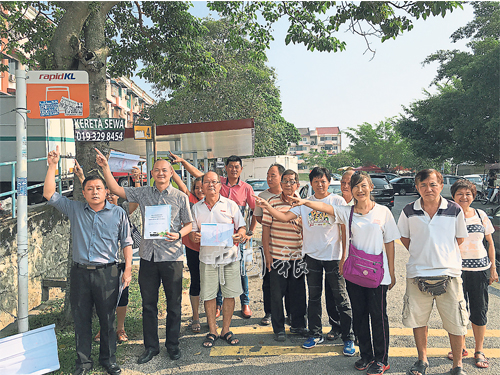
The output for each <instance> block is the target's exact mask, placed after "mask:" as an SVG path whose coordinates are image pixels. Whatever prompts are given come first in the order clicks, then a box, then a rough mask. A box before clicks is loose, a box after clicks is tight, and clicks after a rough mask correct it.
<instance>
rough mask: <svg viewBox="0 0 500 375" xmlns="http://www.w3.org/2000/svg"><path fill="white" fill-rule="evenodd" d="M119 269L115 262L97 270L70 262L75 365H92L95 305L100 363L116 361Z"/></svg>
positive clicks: (86, 366) (88, 366)
mask: <svg viewBox="0 0 500 375" xmlns="http://www.w3.org/2000/svg"><path fill="white" fill-rule="evenodd" d="M118 287H119V273H118V267H117V265H116V264H115V265H112V266H109V267H106V268H101V269H97V270H87V269H83V268H78V267H76V266H73V267H72V268H71V273H70V285H69V288H70V302H71V313H72V315H73V321H74V324H75V341H76V354H77V360H76V367H77V368H80V367H84V368H91V367H92V365H93V362H92V359H91V357H90V354H91V347H92V312H93V311H92V309H93V306H95V310H96V313H97V316H98V317H99V325H100V327H101V340H100V344H99V363H102V364H105V365H108V364H111V363H116V357H115V352H116V332H115V328H114V322H115V309H116V303H117V300H118Z"/></svg>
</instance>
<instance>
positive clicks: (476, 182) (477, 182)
mask: <svg viewBox="0 0 500 375" xmlns="http://www.w3.org/2000/svg"><path fill="white" fill-rule="evenodd" d="M466 178H467V180H469V181H471V182H474V183H475V184H480V183H481V177H466Z"/></svg>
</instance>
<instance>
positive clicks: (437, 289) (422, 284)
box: [414, 276, 452, 296]
mask: <svg viewBox="0 0 500 375" xmlns="http://www.w3.org/2000/svg"><path fill="white" fill-rule="evenodd" d="M451 279H452V278H451V276H433V277H415V281H414V282H415V283H416V284H417V286H418V289H419V290H420V291H421V292H424V293H429V294H431V295H433V296H440V295H441V294H444V293H446V289H447V288H448V284H449V283H450V281H451Z"/></svg>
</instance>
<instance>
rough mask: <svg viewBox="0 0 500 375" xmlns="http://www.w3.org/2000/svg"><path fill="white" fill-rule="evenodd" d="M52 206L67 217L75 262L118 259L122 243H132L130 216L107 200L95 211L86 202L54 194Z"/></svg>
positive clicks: (91, 262) (99, 261) (111, 261)
mask: <svg viewBox="0 0 500 375" xmlns="http://www.w3.org/2000/svg"><path fill="white" fill-rule="evenodd" d="M48 203H49V205H51V206H54V207H55V208H56V209H57V210H58V211H60V212H62V213H63V214H65V215H66V216H68V218H69V221H70V223H71V235H72V236H73V243H72V247H73V249H72V250H73V261H74V262H76V263H80V264H85V265H96V264H107V263H113V262H118V260H119V255H118V252H119V250H120V246H119V244H118V242H119V243H120V244H121V247H122V248H124V247H126V246H129V245H130V246H131V245H132V243H133V241H132V237H131V236H130V225H129V221H128V216H127V214H126V213H125V211H124V210H123V208H121V207H118V206H115V205H114V204H111V203H109V202H108V201H105V204H104V208H103V209H102V210H100V211H98V212H95V211H94V210H93V209H92V208H90V206H89V205H88V203H87V202H78V201H73V200H70V199H68V198H66V197H64V196H62V195H60V194H59V193H54V195H52V197H51V198H50V200H49V202H48Z"/></svg>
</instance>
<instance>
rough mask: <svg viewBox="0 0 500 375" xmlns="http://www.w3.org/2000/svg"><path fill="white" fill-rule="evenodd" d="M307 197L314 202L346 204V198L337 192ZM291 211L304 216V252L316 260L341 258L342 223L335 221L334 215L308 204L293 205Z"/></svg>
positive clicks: (331, 204)
mask: <svg viewBox="0 0 500 375" xmlns="http://www.w3.org/2000/svg"><path fill="white" fill-rule="evenodd" d="M306 199H307V200H310V201H312V202H323V203H326V204H329V205H330V206H333V205H336V206H345V204H346V203H345V200H344V198H342V197H340V196H338V195H336V194H329V195H328V196H326V197H325V198H322V199H317V198H316V197H315V196H314V195H311V196H310V197H308V198H306ZM290 212H292V213H294V214H295V215H296V216H299V217H301V218H302V230H303V234H304V244H303V247H302V253H303V254H307V255H309V256H310V257H311V258H313V259H316V260H325V261H328V260H340V258H341V257H342V251H341V250H342V246H341V243H342V240H341V237H340V224H336V223H335V217H334V216H331V215H328V214H326V213H324V212H321V211H315V210H313V209H312V208H309V207H307V206H306V205H301V206H295V207H292V208H291V209H290Z"/></svg>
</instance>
